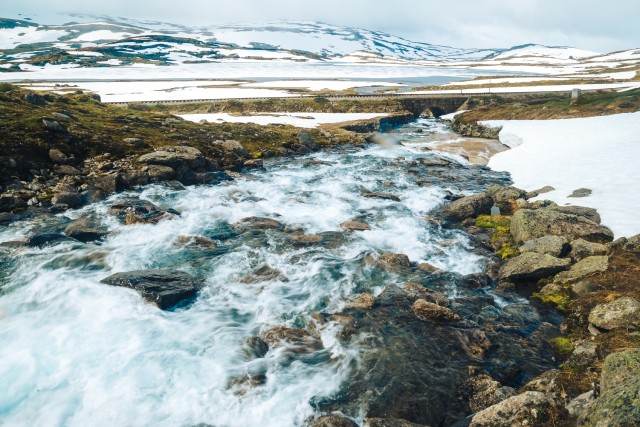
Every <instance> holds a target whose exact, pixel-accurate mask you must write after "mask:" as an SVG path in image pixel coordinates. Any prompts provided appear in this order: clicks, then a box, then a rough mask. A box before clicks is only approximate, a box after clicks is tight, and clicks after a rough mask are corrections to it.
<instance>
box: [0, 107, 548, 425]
mask: <svg viewBox="0 0 640 427" xmlns="http://www.w3.org/2000/svg"><path fill="white" fill-rule="evenodd" d="M447 131H448V130H447V125H446V124H443V123H440V122H437V121H435V120H426V119H425V120H419V121H418V122H415V123H412V124H410V125H407V126H404V127H401V128H399V129H396V130H395V131H394V132H393V133H392V135H393V136H394V137H395V138H396V139H397V140H398V141H400V142H401V143H402V145H397V146H392V147H381V146H374V145H372V146H366V147H357V148H356V147H342V148H339V149H334V150H328V151H323V152H320V153H314V154H311V155H307V156H301V157H295V158H283V159H274V160H269V161H265V168H266V170H264V171H255V172H247V173H245V174H243V176H241V177H237V178H236V179H235V180H233V181H228V182H224V183H221V184H218V185H211V186H193V187H187V188H179V187H176V186H167V185H164V186H163V185H151V186H148V187H145V188H143V189H141V190H140V191H137V192H127V193H126V194H118V195H115V196H113V197H112V198H110V199H109V200H106V201H104V202H101V203H97V204H93V205H90V206H87V207H85V208H83V209H81V210H75V211H67V212H65V213H64V214H58V215H50V216H44V217H42V218H36V219H29V220H24V221H21V222H18V223H14V224H12V225H11V226H8V227H4V228H0V242H9V241H16V240H20V239H23V238H25V237H28V236H30V235H33V234H34V233H39V232H44V231H46V232H51V230H54V231H56V230H58V231H59V230H64V227H65V226H66V225H67V224H68V223H69V222H70V221H71V220H73V219H77V218H80V217H86V216H91V217H93V218H97V220H98V221H99V222H100V224H101V225H102V226H103V227H105V228H108V230H109V235H108V236H107V238H105V239H104V240H103V241H101V242H98V243H86V244H85V243H80V242H78V241H72V240H60V241H56V242H53V243H52V244H48V245H43V246H34V247H12V246H10V245H7V246H5V247H2V248H0V268H1V272H0V384H2V387H0V425H6V426H14V425H16V426H17V425H25V426H26V425H28V426H89V425H91V426H196V425H211V426H220V427H223V426H229V427H235V426H256V425H259V426H263V427H267V426H302V425H306V424H307V423H308V422H309V421H310V420H312V419H313V418H314V417H316V416H318V415H320V414H323V413H329V412H331V411H340V412H341V413H343V414H345V415H347V416H349V417H350V418H352V419H353V420H355V421H356V422H357V423H360V424H361V423H362V422H363V420H364V418H365V417H367V416H381V415H380V414H383V413H388V414H392V415H393V416H397V417H398V418H405V419H409V420H410V421H414V422H422V423H427V422H430V423H432V425H447V424H450V423H453V422H454V421H455V420H456V419H461V418H463V417H464V416H465V415H466V414H465V410H464V408H458V407H456V408H454V409H451V408H450V407H449V404H448V403H447V402H448V401H449V400H451V399H452V398H451V393H453V392H454V391H455V390H453V391H452V390H451V389H453V388H455V387H454V385H455V383H456V381H460V378H462V377H463V376H464V375H468V374H467V371H466V370H465V366H467V365H478V366H482V367H484V368H486V369H489V370H493V371H494V372H496V373H504V371H505V370H509V369H511V370H513V369H516V368H514V366H513V364H508V363H507V362H506V361H505V359H506V358H507V357H508V355H506V353H507V352H509V351H511V350H509V344H508V343H511V342H513V343H514V346H516V343H517V346H516V347H517V348H519V349H520V350H519V351H522V352H523V353H522V354H523V355H524V354H525V353H526V352H527V351H528V350H527V345H528V344H526V343H524V344H523V341H527V340H530V341H532V342H533V341H534V339H533V338H532V337H533V335H535V334H536V333H537V330H538V329H539V325H540V324H541V321H540V319H539V318H538V315H537V313H536V312H535V310H533V309H532V308H531V307H529V306H528V305H527V304H526V303H524V302H523V300H521V299H519V298H518V297H515V296H508V295H499V294H498V293H496V292H494V290H493V289H492V287H491V286H488V287H481V288H472V287H469V286H467V287H465V285H464V283H465V281H464V280H463V279H464V278H465V277H467V275H470V274H473V273H478V272H482V271H485V269H486V268H487V265H488V262H489V261H488V258H487V257H486V256H485V254H484V253H483V252H482V251H479V250H478V249H477V248H475V247H474V245H473V244H472V242H471V240H470V237H469V236H467V235H466V234H465V233H464V232H463V231H461V230H456V229H451V228H446V227H442V225H441V224H440V223H439V222H438V221H437V220H434V217H433V216H432V215H433V213H434V210H436V209H437V208H439V207H440V206H442V205H443V203H444V202H445V201H446V200H451V199H452V198H453V197H455V196H456V195H461V194H469V193H474V192H478V191H482V190H484V189H486V188H487V187H488V186H489V185H491V184H496V183H498V184H505V183H508V182H509V177H508V176H507V175H505V174H502V173H496V172H492V171H490V170H488V169H486V168H484V167H479V166H473V165H470V164H469V163H468V162H467V161H466V160H465V159H464V158H462V157H459V156H455V155H447V154H443V153H438V152H435V151H431V150H425V149H424V143H425V142H428V141H429V138H430V135H435V134H438V133H442V132H447ZM370 192H378V193H388V194H393V195H395V196H397V197H398V198H399V200H400V201H396V200H391V199H388V198H386V199H385V198H379V197H364V195H365V194H367V193H370ZM126 197H138V198H140V199H144V200H149V201H151V202H153V203H155V204H156V205H159V206H164V207H168V208H172V209H175V210H176V211H178V212H179V213H180V215H179V216H176V217H175V218H173V219H170V220H164V221H161V222H159V223H157V224H135V225H124V224H122V223H121V222H119V221H118V220H117V218H115V217H114V216H112V215H109V213H108V207H109V206H110V205H111V204H112V203H113V202H114V201H116V200H120V199H123V198H126ZM252 216H254V217H268V218H272V219H275V220H277V221H279V222H280V223H282V224H283V225H284V229H282V230H266V231H264V230H258V231H251V232H247V233H240V234H238V233H234V232H233V228H232V227H231V224H234V223H236V222H238V221H240V220H242V219H243V218H246V217H252ZM349 220H355V221H360V222H364V223H366V224H368V225H369V227H370V230H365V231H353V232H345V231H343V230H342V228H341V227H340V224H341V223H343V222H344V221H349ZM296 233H297V234H298V235H299V234H301V233H304V234H305V235H310V234H319V235H320V236H322V240H321V241H320V242H319V243H317V244H304V245H300V244H294V243H292V240H291V236H292V235H294V234H296ZM180 236H202V237H206V238H208V239H211V240H213V241H215V242H216V246H215V248H199V247H194V246H184V245H179V244H176V239H178V238H179V237H180ZM383 253H399V254H406V255H407V256H408V257H409V259H410V261H411V262H412V263H414V265H417V264H420V263H429V264H431V265H433V266H435V267H437V268H438V269H440V270H441V272H440V273H437V274H435V275H431V276H430V275H429V274H426V273H421V272H420V271H418V270H416V269H415V268H414V269H410V271H394V270H392V269H391V270H389V269H386V270H385V269H381V268H378V267H376V264H375V263H373V264H372V263H370V262H367V259H369V260H370V259H374V260H375V259H376V258H377V257H378V256H379V255H380V254H383ZM151 268H171V269H179V270H183V271H185V272H188V273H190V274H192V275H194V276H196V277H198V278H201V279H202V280H204V283H205V285H204V287H203V289H202V290H201V291H200V292H199V293H198V295H197V298H195V299H194V300H193V301H190V302H189V303H188V304H183V305H180V306H177V307H175V308H173V309H170V310H160V309H158V308H157V307H156V306H154V305H152V304H149V303H147V302H146V301H145V300H144V299H143V298H142V297H141V296H140V295H139V294H138V293H137V292H136V291H134V290H131V289H126V288H121V287H115V286H109V285H106V284H103V283H100V281H101V280H102V279H104V278H105V277H107V276H109V275H111V274H113V273H116V272H123V271H132V270H143V269H151ZM265 272H267V274H265ZM405 282H418V283H420V284H421V285H423V286H426V287H427V288H432V289H435V290H438V291H440V292H443V293H444V294H446V296H447V297H448V298H449V299H450V300H451V301H452V306H451V307H452V309H453V310H454V311H455V312H456V313H458V314H460V315H461V318H462V320H461V321H460V322H458V323H459V324H458V325H457V326H434V325H429V326H420V325H422V324H420V325H418V324H417V323H413V322H414V321H413V320H406V319H409V317H406V316H405V317H403V316H404V315H405V314H406V313H404V312H402V313H400V314H398V313H399V312H401V311H402V310H403V309H402V306H401V304H396V303H395V302H394V303H393V304H390V305H388V306H385V305H384V304H383V303H380V304H378V303H376V304H378V305H375V304H374V306H373V308H372V309H371V312H370V313H367V312H366V310H365V311H357V310H356V311H354V309H353V308H352V303H353V301H354V300H355V299H356V298H357V297H358V296H359V295H362V294H372V295H373V296H378V297H379V300H380V301H383V302H384V301H386V300H388V299H389V298H392V297H391V296H389V295H390V293H389V292H391V293H393V292H394V291H388V290H387V291H385V289H386V288H387V287H388V286H389V285H394V284H396V285H398V286H401V285H402V284H403V283H405ZM397 289H399V288H397ZM381 295H382V297H380V296H381ZM394 295H395V294H394ZM385 298H386V299H385ZM393 298H395V297H393ZM393 298H392V299H393ZM393 301H396V300H395V299H394V300H393ZM376 310H378V311H376ZM381 310H382V311H381ZM403 313H404V314H403ZM395 316H400V317H395ZM345 318H352V319H356V320H355V321H352V322H351V323H349V322H344V321H342V320H344V319H345ZM390 319H391V320H390ZM403 319H405V320H403ZM354 322H355V323H354ZM385 322H389V323H385ZM510 322H511V323H510ZM423 323H424V322H423ZM490 324H491V325H494V326H495V325H498V324H500V325H503V326H504V325H511V326H512V329H508V328H507V326H505V330H503V331H501V330H500V328H490V327H488V326H487V325H490ZM279 327H280V328H281V327H286V328H301V329H298V330H304V331H307V332H308V334H309V337H311V338H309V340H308V341H309V342H310V344H309V345H307V346H306V347H305V345H304V342H307V341H305V340H306V339H307V338H305V337H302V338H301V339H300V340H299V341H301V342H303V344H301V345H300V343H298V344H297V345H298V347H296V346H291V345H281V346H269V347H268V348H262V350H261V351H257V352H256V351H255V343H256V342H257V341H256V337H258V336H262V335H263V334H264V333H265V332H267V331H269V330H273V328H279ZM345 329H349V331H348V333H347V332H345ZM469 331H473V333H474V334H477V333H480V332H477V331H484V332H482V333H483V334H485V336H486V337H487V338H486V339H487V340H489V341H491V343H492V345H494V344H495V343H496V342H500V340H501V339H503V338H501V337H503V336H507V335H508V336H509V337H512V338H504V340H505V344H503V345H500V346H499V347H500V349H501V350H500V349H499V350H495V351H494V350H491V351H488V352H487V353H486V354H483V355H478V354H475V355H474V354H467V353H465V351H466V350H464V349H462V350H460V349H458V348H459V347H460V346H462V344H459V342H463V341H464V342H467V344H465V345H466V347H467V348H472V349H473V348H475V347H473V346H472V345H471V344H469V343H468V342H469V340H471V341H472V340H473V338H469V337H472V336H475V335H473V334H471V332H469ZM465 334H466V335H465ZM448 337H452V338H448ZM456 337H457V338H456ZM460 337H463V338H460ZM465 340H466V341H465ZM509 340H512V341H509ZM311 341H313V342H312V343H311ZM480 341H482V339H479V342H480ZM507 341H508V343H507ZM251 343H253V344H254V345H253V347H252V344H251ZM261 345H262V344H261ZM261 345H258V347H260V346H261ZM479 345H480V347H482V348H484V347H486V346H484V347H483V345H481V344H479ZM300 346H302V348H299V347H300ZM413 346H415V348H414V347H413ZM450 346H452V347H451V348H449V347H450ZM539 346H540V344H539V343H537V342H534V343H533V344H531V349H530V350H531V354H534V353H538V352H540V349H539ZM262 347H264V346H263V345H262ZM460 348H462V347H460ZM463 350H464V351H463ZM534 350H535V351H534ZM457 351H458V352H459V354H467V355H466V356H452V353H454V354H458V353H456V352H457ZM447 352H449V353H447ZM411 353H413V355H412V354H411ZM472 353H473V351H472ZM527 354H528V353H527ZM512 356H513V357H517V356H514V355H513V354H512ZM523 357H524V356H523ZM531 357H533V356H531ZM543 359H544V357H541V358H540V360H538V361H537V362H531V363H533V364H534V365H535V366H534V365H532V366H531V367H529V368H527V367H524V368H523V367H522V365H523V364H522V363H521V361H519V360H517V359H516V360H515V361H514V363H515V365H517V366H519V367H520V368H519V370H518V372H515V373H513V374H510V375H509V376H508V378H509V381H511V382H512V383H514V384H516V383H517V382H518V381H522V379H523V378H524V377H525V376H527V375H529V376H531V375H533V374H535V373H536V371H541V370H542V366H543V365H545V363H547V362H546V361H545V360H543ZM372 360H375V361H376V363H372ZM407 361H408V362H407ZM413 362H415V363H419V364H420V365H416V366H413V364H412V363H413ZM472 362H473V363H472ZM378 363H379V364H381V365H380V366H382V367H383V368H384V369H378V370H377V368H376V366H377V365H376V364H378ZM507 365H508V366H507ZM524 365H526V363H525V364H524ZM394 367H395V368H394ZM394 369H396V371H394ZM458 371H462V372H458ZM421 372H423V373H424V374H425V375H426V376H425V377H424V378H422V379H421V380H420V384H417V385H416V384H412V385H411V387H410V389H409V390H406V385H407V384H409V383H410V382H411V381H413V380H412V378H415V377H416V375H417V376H420V375H421V374H420V373H421ZM403 375H407V376H411V377H412V378H403ZM505 378H507V376H505ZM396 380H397V381H396ZM387 387H388V390H389V393H391V395H390V396H391V397H389V396H386V395H385V391H384V390H386V388H387ZM403 387H405V388H403ZM402 396H407V397H406V399H405V398H403V400H404V401H405V402H410V401H411V399H412V398H416V399H417V400H416V402H422V403H421V404H420V405H422V406H420V407H419V406H418V405H417V404H416V405H413V406H411V407H409V406H410V405H404V404H403V403H402V402H398V401H397V399H396V398H400V397H402ZM425 405H426V406H427V407H425ZM429 405H432V407H431V409H430V408H429V407H428V406H429Z"/></svg>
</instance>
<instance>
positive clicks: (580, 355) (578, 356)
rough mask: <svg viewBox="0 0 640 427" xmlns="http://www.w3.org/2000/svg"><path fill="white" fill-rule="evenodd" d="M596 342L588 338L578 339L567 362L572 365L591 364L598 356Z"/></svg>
mask: <svg viewBox="0 0 640 427" xmlns="http://www.w3.org/2000/svg"><path fill="white" fill-rule="evenodd" d="M597 349H598V344H597V343H596V342H595V341H592V340H590V339H585V340H581V341H578V342H576V343H575V344H574V346H573V353H571V356H569V359H568V360H567V362H568V363H569V364H571V365H574V366H591V365H592V364H593V363H594V362H595V361H596V360H597V358H598V355H597V353H596V350H597Z"/></svg>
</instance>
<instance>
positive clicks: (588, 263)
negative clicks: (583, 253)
mask: <svg viewBox="0 0 640 427" xmlns="http://www.w3.org/2000/svg"><path fill="white" fill-rule="evenodd" d="M607 268H609V257H608V256H606V255H604V256H590V257H587V258H585V259H583V260H581V261H578V263H577V264H575V265H572V266H571V268H570V269H569V271H563V272H562V273H560V274H558V275H557V276H556V277H555V279H554V281H555V282H556V283H571V282H575V281H578V280H580V279H582V278H583V277H587V276H590V275H592V274H595V273H599V272H602V271H607Z"/></svg>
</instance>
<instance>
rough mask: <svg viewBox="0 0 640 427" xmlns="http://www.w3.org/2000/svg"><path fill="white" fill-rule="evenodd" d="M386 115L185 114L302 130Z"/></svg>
mask: <svg viewBox="0 0 640 427" xmlns="http://www.w3.org/2000/svg"><path fill="white" fill-rule="evenodd" d="M386 115H387V114H385V113H285V114H279V113H273V114H270V115H262V116H261V115H255V116H232V115H230V114H227V113H213V114H183V115H181V116H180V117H182V118H183V119H185V120H189V121H192V122H196V123H198V122H200V121H201V120H206V121H207V122H210V123H222V122H229V123H254V124H258V125H271V124H287V125H292V126H297V127H301V128H314V127H317V126H318V125H321V124H323V123H341V122H350V121H353V120H366V119H372V118H374V117H384V116H386Z"/></svg>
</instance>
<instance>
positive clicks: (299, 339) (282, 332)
mask: <svg viewBox="0 0 640 427" xmlns="http://www.w3.org/2000/svg"><path fill="white" fill-rule="evenodd" d="M260 337H261V338H262V339H263V340H264V342H266V343H267V344H268V345H269V348H278V347H287V348H288V349H290V350H292V351H293V352H296V353H300V352H301V353H307V352H314V351H317V350H322V349H323V346H322V341H321V340H320V337H318V336H316V335H312V334H310V333H309V332H308V331H307V330H305V329H302V328H287V327H285V326H276V327H275V328H272V329H269V330H268V331H265V332H264V333H262V334H261V336H260Z"/></svg>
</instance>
